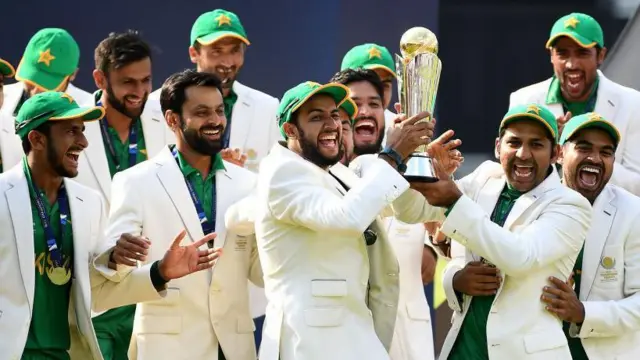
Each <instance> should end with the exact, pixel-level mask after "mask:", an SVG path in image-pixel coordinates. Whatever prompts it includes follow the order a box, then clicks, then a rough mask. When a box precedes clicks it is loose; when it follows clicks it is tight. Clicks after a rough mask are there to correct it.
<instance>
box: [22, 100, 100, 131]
mask: <svg viewBox="0 0 640 360" xmlns="http://www.w3.org/2000/svg"><path fill="white" fill-rule="evenodd" d="M103 116H104V109H103V108H102V107H100V106H90V107H79V106H78V103H76V101H75V100H73V98H72V97H71V96H69V94H66V93H63V92H57V91H47V92H42V93H39V94H37V95H34V96H32V97H30V98H29V99H28V100H27V101H25V102H24V104H22V107H21V108H20V111H19V112H18V115H17V116H16V134H18V136H19V137H20V138H21V139H24V138H25V137H26V136H27V134H29V131H31V130H33V129H36V128H37V127H38V126H40V125H42V124H44V123H45V122H47V121H58V120H73V119H82V120H84V121H95V120H100V119H102V117H103Z"/></svg>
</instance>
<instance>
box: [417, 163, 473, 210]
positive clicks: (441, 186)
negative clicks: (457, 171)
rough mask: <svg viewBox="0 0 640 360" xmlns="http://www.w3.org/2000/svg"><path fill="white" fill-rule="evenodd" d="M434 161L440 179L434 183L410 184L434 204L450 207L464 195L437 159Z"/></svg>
mask: <svg viewBox="0 0 640 360" xmlns="http://www.w3.org/2000/svg"><path fill="white" fill-rule="evenodd" d="M432 163H433V167H434V170H435V172H436V176H437V177H438V179H439V180H438V181H436V182H433V183H425V182H411V183H410V186H411V188H412V189H414V190H416V191H418V192H419V193H421V194H422V195H423V196H424V197H425V198H426V199H427V202H429V204H431V205H432V206H438V207H449V206H451V205H453V204H454V203H455V202H456V201H457V200H458V199H459V198H460V197H461V196H462V191H460V189H458V185H456V183H455V182H454V181H453V180H451V178H450V177H448V176H447V174H446V172H445V171H444V170H443V169H442V166H440V165H439V163H438V161H437V160H435V159H432Z"/></svg>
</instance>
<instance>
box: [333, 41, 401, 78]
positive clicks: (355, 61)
mask: <svg viewBox="0 0 640 360" xmlns="http://www.w3.org/2000/svg"><path fill="white" fill-rule="evenodd" d="M357 68H365V69H371V70H375V69H383V70H386V71H387V72H389V73H390V74H391V75H393V76H394V77H395V76H396V65H395V62H394V61H393V57H392V56H391V53H390V52H389V50H388V49H387V48H386V47H384V46H380V45H378V44H373V43H368V44H362V45H358V46H355V47H353V48H352V49H351V50H349V51H348V52H347V53H346V54H345V55H344V58H342V65H341V66H340V71H342V70H345V69H357Z"/></svg>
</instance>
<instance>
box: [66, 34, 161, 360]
mask: <svg viewBox="0 0 640 360" xmlns="http://www.w3.org/2000/svg"><path fill="white" fill-rule="evenodd" d="M95 64H96V68H95V70H94V71H93V78H94V80H95V83H96V86H97V87H98V88H99V89H100V90H98V91H96V92H95V94H94V96H93V99H91V100H90V101H89V103H88V104H87V105H88V106H89V105H90V106H102V107H103V108H104V109H105V116H104V117H103V118H102V119H100V120H98V121H95V122H92V123H88V124H87V125H86V129H85V134H86V136H87V139H88V141H89V143H91V144H92V146H90V147H89V148H87V150H85V151H84V152H83V153H82V154H81V155H80V159H79V167H78V170H79V175H78V182H80V183H81V184H83V185H86V186H88V187H90V188H92V189H94V190H96V191H98V192H100V193H101V194H102V196H103V197H104V199H105V201H106V206H107V210H108V209H109V205H110V199H111V179H112V177H113V176H114V175H115V174H116V173H118V172H119V171H123V170H125V169H128V168H130V167H132V166H134V165H136V164H138V163H140V162H142V161H145V160H146V159H147V156H148V155H151V156H153V155H155V154H157V153H158V152H160V150H161V149H162V148H163V147H164V146H165V145H166V144H167V143H170V142H173V141H172V138H173V136H171V134H170V132H169V131H168V129H167V128H166V125H165V123H164V121H163V120H162V119H163V117H162V114H160V113H153V112H152V111H145V103H146V101H147V97H148V95H149V92H151V50H150V49H149V46H148V45H147V44H146V43H145V42H144V40H142V38H140V36H139V35H138V34H137V33H136V32H133V31H129V32H125V33H111V34H109V36H108V37H107V38H106V39H104V40H102V41H101V42H100V44H98V47H97V48H96V50H95ZM135 310H136V305H130V306H126V307H122V308H118V309H112V310H109V311H107V312H106V313H102V314H94V316H95V317H94V319H93V323H94V326H95V329H96V336H97V337H98V342H99V344H100V350H101V351H102V355H103V356H104V358H105V359H107V360H120V359H122V360H126V359H127V349H128V348H129V342H130V341H131V333H132V331H133V316H134V313H135Z"/></svg>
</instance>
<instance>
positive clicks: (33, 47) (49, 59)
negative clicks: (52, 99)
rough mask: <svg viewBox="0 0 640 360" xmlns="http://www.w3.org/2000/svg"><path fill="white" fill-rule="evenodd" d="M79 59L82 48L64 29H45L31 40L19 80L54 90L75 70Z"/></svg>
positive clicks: (20, 65) (18, 71) (19, 72)
mask: <svg viewBox="0 0 640 360" xmlns="http://www.w3.org/2000/svg"><path fill="white" fill-rule="evenodd" d="M79 61H80V48H79V47H78V43H76V41H75V40H74V39H73V37H72V36H71V34H69V33H68V32H67V31H66V30H63V29H57V28H45V29H42V30H40V31H38V32H37V33H36V34H35V35H33V37H32V38H31V40H29V43H28V44H27V47H26V49H25V50H24V54H23V55H22V60H20V64H19V65H18V70H17V73H16V80H19V81H24V82H27V83H32V84H33V85H36V86H38V87H40V88H43V89H45V90H47V91H55V90H58V89H59V88H60V87H61V85H62V84H63V83H64V81H65V80H66V79H67V78H68V77H69V76H71V75H72V74H73V73H74V72H75V71H76V69H77V68H78V62H79Z"/></svg>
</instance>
